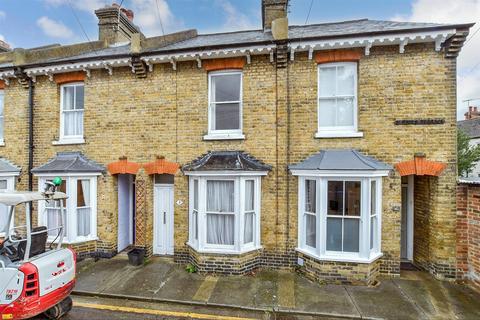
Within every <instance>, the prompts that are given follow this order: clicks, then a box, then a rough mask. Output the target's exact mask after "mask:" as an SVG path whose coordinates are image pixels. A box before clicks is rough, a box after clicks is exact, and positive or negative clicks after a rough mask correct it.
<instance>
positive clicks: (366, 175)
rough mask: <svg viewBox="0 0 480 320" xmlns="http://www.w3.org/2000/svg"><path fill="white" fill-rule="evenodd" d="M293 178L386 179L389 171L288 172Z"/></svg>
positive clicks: (294, 170)
mask: <svg viewBox="0 0 480 320" xmlns="http://www.w3.org/2000/svg"><path fill="white" fill-rule="evenodd" d="M290 172H291V173H292V175H293V176H306V177H339V178H340V177H347V178H349V177H350V178H351V177H361V178H371V177H386V176H388V174H389V172H390V171H389V170H297V169H293V170H290Z"/></svg>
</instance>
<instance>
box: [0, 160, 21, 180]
mask: <svg viewBox="0 0 480 320" xmlns="http://www.w3.org/2000/svg"><path fill="white" fill-rule="evenodd" d="M20 171H21V169H20V167H17V166H16V165H14V164H13V163H11V162H10V161H8V160H7V159H5V158H0V175H5V174H6V175H14V176H18V175H19V174H20Z"/></svg>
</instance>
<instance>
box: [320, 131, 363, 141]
mask: <svg viewBox="0 0 480 320" xmlns="http://www.w3.org/2000/svg"><path fill="white" fill-rule="evenodd" d="M315 138H318V139H321V138H363V132H359V131H318V132H317V133H315Z"/></svg>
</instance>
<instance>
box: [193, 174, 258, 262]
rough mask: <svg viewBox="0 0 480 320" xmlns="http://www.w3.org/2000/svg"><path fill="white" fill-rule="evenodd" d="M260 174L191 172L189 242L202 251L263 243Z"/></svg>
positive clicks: (233, 250) (228, 250) (240, 249)
mask: <svg viewBox="0 0 480 320" xmlns="http://www.w3.org/2000/svg"><path fill="white" fill-rule="evenodd" d="M260 181H261V178H260V176H251V175H246V176H242V175H232V176H228V175H192V176H190V219H189V220H190V223H189V224H190V226H189V245H190V246H191V247H192V248H194V249H195V250H197V251H200V252H212V253H242V252H246V251H250V250H254V249H258V248H259V247H260V183H261V182H260Z"/></svg>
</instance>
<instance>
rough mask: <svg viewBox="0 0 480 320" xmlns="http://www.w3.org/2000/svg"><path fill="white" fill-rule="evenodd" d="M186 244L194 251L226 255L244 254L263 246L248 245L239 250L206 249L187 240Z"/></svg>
mask: <svg viewBox="0 0 480 320" xmlns="http://www.w3.org/2000/svg"><path fill="white" fill-rule="evenodd" d="M187 245H188V246H189V247H190V248H192V249H193V250H195V251H196V252H198V253H204V254H226V255H240V254H244V253H247V252H252V251H256V250H260V249H262V248H263V247H262V246H257V247H255V246H248V247H244V248H242V249H241V250H240V251H238V250H229V249H211V248H208V249H205V248H204V249H199V248H198V246H195V245H194V244H191V243H188V242H187Z"/></svg>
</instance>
